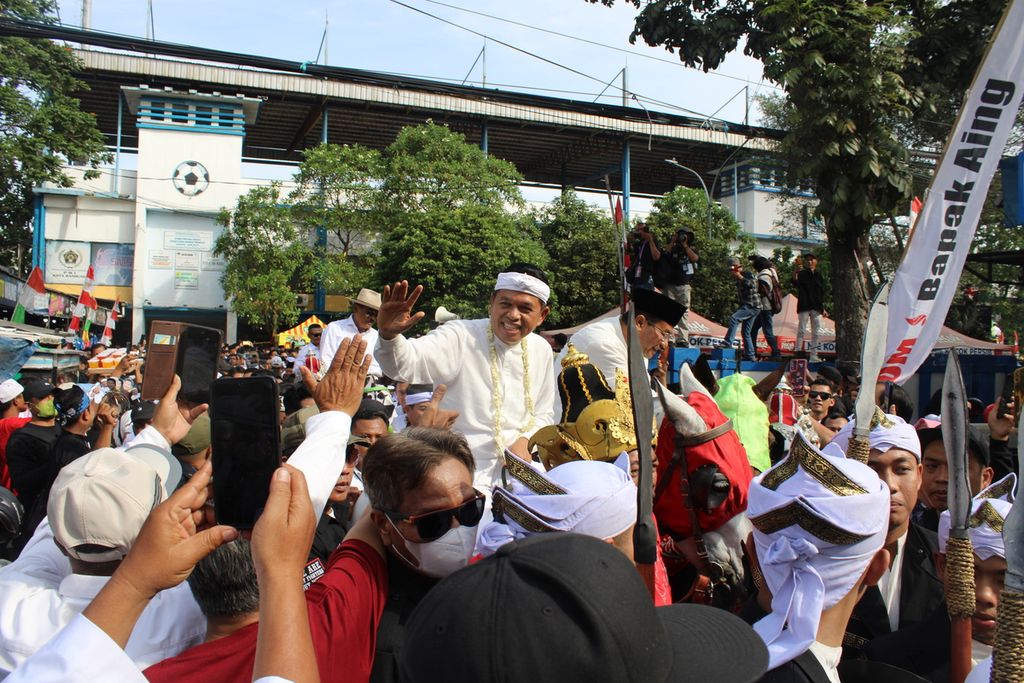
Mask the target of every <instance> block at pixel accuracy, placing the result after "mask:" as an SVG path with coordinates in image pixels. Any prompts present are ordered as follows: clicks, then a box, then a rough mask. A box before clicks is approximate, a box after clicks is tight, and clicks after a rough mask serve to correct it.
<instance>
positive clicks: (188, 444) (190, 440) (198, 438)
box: [171, 413, 210, 456]
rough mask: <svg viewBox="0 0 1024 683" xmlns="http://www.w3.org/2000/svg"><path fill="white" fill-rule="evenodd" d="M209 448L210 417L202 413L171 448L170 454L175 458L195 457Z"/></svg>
mask: <svg viewBox="0 0 1024 683" xmlns="http://www.w3.org/2000/svg"><path fill="white" fill-rule="evenodd" d="M209 447H210V416H209V415H207V414H206V413H203V414H202V415H200V416H199V417H197V418H196V419H195V420H193V422H192V426H191V427H189V430H188V434H186V435H185V438H183V439H182V440H181V441H179V442H178V443H176V444H174V445H173V446H171V453H173V454H174V455H177V456H189V455H195V454H196V453H198V452H199V451H202V450H205V449H207V448H209Z"/></svg>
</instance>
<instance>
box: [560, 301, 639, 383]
mask: <svg viewBox="0 0 1024 683" xmlns="http://www.w3.org/2000/svg"><path fill="white" fill-rule="evenodd" d="M569 343H570V344H572V345H573V346H575V347H576V350H577V351H579V352H580V353H585V354H587V356H589V357H590V362H591V364H593V365H594V367H596V368H597V369H598V370H600V371H601V374H602V375H604V380H605V381H606V382H607V383H608V386H609V388H611V389H612V390H613V391H614V389H615V370H616V368H618V369H619V370H621V371H622V374H623V375H625V376H626V377H629V351H628V348H627V346H626V338H625V337H624V336H623V334H622V324H621V323H620V322H619V316H617V315H613V316H612V317H610V318H604V319H603V320H598V321H597V322H596V323H591V324H589V325H587V326H586V327H584V328H583V329H581V330H579V331H578V332H576V333H575V334H574V335H572V337H570V338H569ZM568 352H569V344H566V345H565V347H564V348H563V349H562V350H561V351H559V352H558V359H557V361H556V363H555V368H556V369H557V371H558V372H561V371H562V359H563V358H565V355H566V354H567V353H568Z"/></svg>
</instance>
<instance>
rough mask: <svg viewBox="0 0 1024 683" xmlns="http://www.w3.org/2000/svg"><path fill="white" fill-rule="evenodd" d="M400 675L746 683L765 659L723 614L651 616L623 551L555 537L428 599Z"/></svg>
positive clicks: (505, 553) (510, 553)
mask: <svg viewBox="0 0 1024 683" xmlns="http://www.w3.org/2000/svg"><path fill="white" fill-rule="evenodd" d="M481 596H483V597H481ZM510 606H511V607H510ZM399 667H400V677H401V680H403V681H407V682H408V683H417V682H418V681H431V682H432V681H446V683H460V682H462V681H465V682H467V683H469V682H473V683H476V682H477V681H489V680H501V681H505V682H507V683H514V682H518V681H523V682H530V683H534V682H537V681H548V680H550V681H559V683H573V682H574V681H580V682H586V683H591V682H593V681H623V682H629V681H636V682H637V683H640V682H643V683H648V682H655V683H657V682H661V681H669V680H672V681H675V680H694V681H700V680H714V681H716V683H734V682H735V683H748V682H752V681H756V680H758V679H759V678H760V677H761V675H762V674H763V673H764V671H765V669H767V667H768V651H767V648H766V647H765V645H764V643H763V641H762V640H761V639H760V638H759V637H758V636H757V634H756V633H754V631H753V630H752V629H751V628H750V626H748V625H747V624H745V623H744V622H743V621H742V620H740V619H739V618H738V617H736V616H733V615H732V614H729V613H727V612H725V611H723V610H719V609H717V608H714V607H707V606H700V605H673V606H671V607H663V608H660V609H655V607H654V604H653V602H652V600H651V596H650V594H649V593H648V591H647V588H646V587H645V586H644V583H643V581H642V580H641V579H640V575H639V573H638V572H637V570H636V567H635V566H634V565H633V563H632V562H630V561H629V560H628V559H627V558H626V556H625V555H623V554H622V552H621V551H619V550H618V549H616V548H615V547H614V546H612V545H610V544H608V543H604V542H602V541H600V540H598V539H595V538H590V537H588V536H580V535H577V534H563V533H558V534H538V535H536V536H531V537H529V538H526V539H524V540H522V541H515V542H512V543H509V544H507V545H505V546H503V547H502V548H500V549H499V550H498V552H497V553H495V554H494V555H492V556H491V557H489V558H487V559H485V560H483V561H481V562H478V563H477V564H474V565H471V566H469V567H467V568H465V569H462V570H460V571H457V572H455V573H454V574H452V575H451V576H449V577H448V578H446V579H445V580H443V581H442V582H441V583H439V584H438V585H437V586H435V587H434V588H433V589H431V591H430V592H429V593H427V595H426V597H425V598H423V600H422V601H421V602H420V603H419V605H418V606H417V607H416V610H415V611H414V612H413V614H412V616H411V618H410V620H409V622H408V625H407V626H406V630H405V642H404V644H403V647H402V654H401V661H400V664H399Z"/></svg>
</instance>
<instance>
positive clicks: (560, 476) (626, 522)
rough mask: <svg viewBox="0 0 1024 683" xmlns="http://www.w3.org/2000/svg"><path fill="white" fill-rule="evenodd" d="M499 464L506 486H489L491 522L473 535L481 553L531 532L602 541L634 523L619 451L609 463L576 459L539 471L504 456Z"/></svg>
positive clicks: (631, 488) (632, 496)
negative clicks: (502, 464)
mask: <svg viewBox="0 0 1024 683" xmlns="http://www.w3.org/2000/svg"><path fill="white" fill-rule="evenodd" d="M505 466H506V475H507V479H508V483H509V485H508V487H507V488H505V487H501V486H497V487H495V488H494V491H493V498H492V509H493V511H494V518H495V521H493V522H490V523H489V524H486V525H485V526H484V527H483V528H482V529H481V530H480V534H479V536H478V537H477V552H479V553H481V554H483V555H492V554H494V552H495V551H497V550H498V548H500V547H501V546H503V545H505V544H506V543H509V542H511V541H514V540H517V539H520V538H525V537H526V536H531V535H533V534H535V533H544V532H549V531H571V532H574V533H577V534H584V535H586V536H593V537H595V538H600V539H602V540H604V539H609V538H613V537H615V536H617V535H619V534H621V533H622V532H623V531H626V530H627V529H629V527H630V526H632V525H633V524H635V523H636V485H635V484H633V480H632V479H631V478H630V476H629V473H628V469H629V460H628V458H627V457H626V454H625V453H623V454H622V455H621V456H620V457H619V459H618V460H616V461H615V463H614V464H613V463H610V462H603V461H599V460H580V461H574V462H567V463H564V464H562V465H559V466H558V467H555V468H554V469H552V470H551V471H550V472H547V473H544V472H541V471H540V470H538V469H536V468H534V467H533V466H532V465H531V464H529V463H527V462H525V461H523V460H521V459H519V458H517V457H516V456H515V455H513V454H511V453H508V452H506V454H505ZM501 520H504V521H503V522H502V521H501Z"/></svg>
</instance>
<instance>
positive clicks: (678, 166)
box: [665, 159, 711, 239]
mask: <svg viewBox="0 0 1024 683" xmlns="http://www.w3.org/2000/svg"><path fill="white" fill-rule="evenodd" d="M665 163H666V164H670V165H672V166H675V167H676V168H681V169H683V170H684V171H689V172H690V173H692V174H693V175H695V176H697V180H699V181H700V186H701V187H702V188H704V196H705V197H707V200H708V239H711V193H710V192H708V186H707V183H705V182H704V178H702V177H701V175H700V173H697V172H696V171H694V170H693V169H692V168H690V167H689V166H683V165H682V164H681V163H679V162H678V161H676V160H675V159H665Z"/></svg>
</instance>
